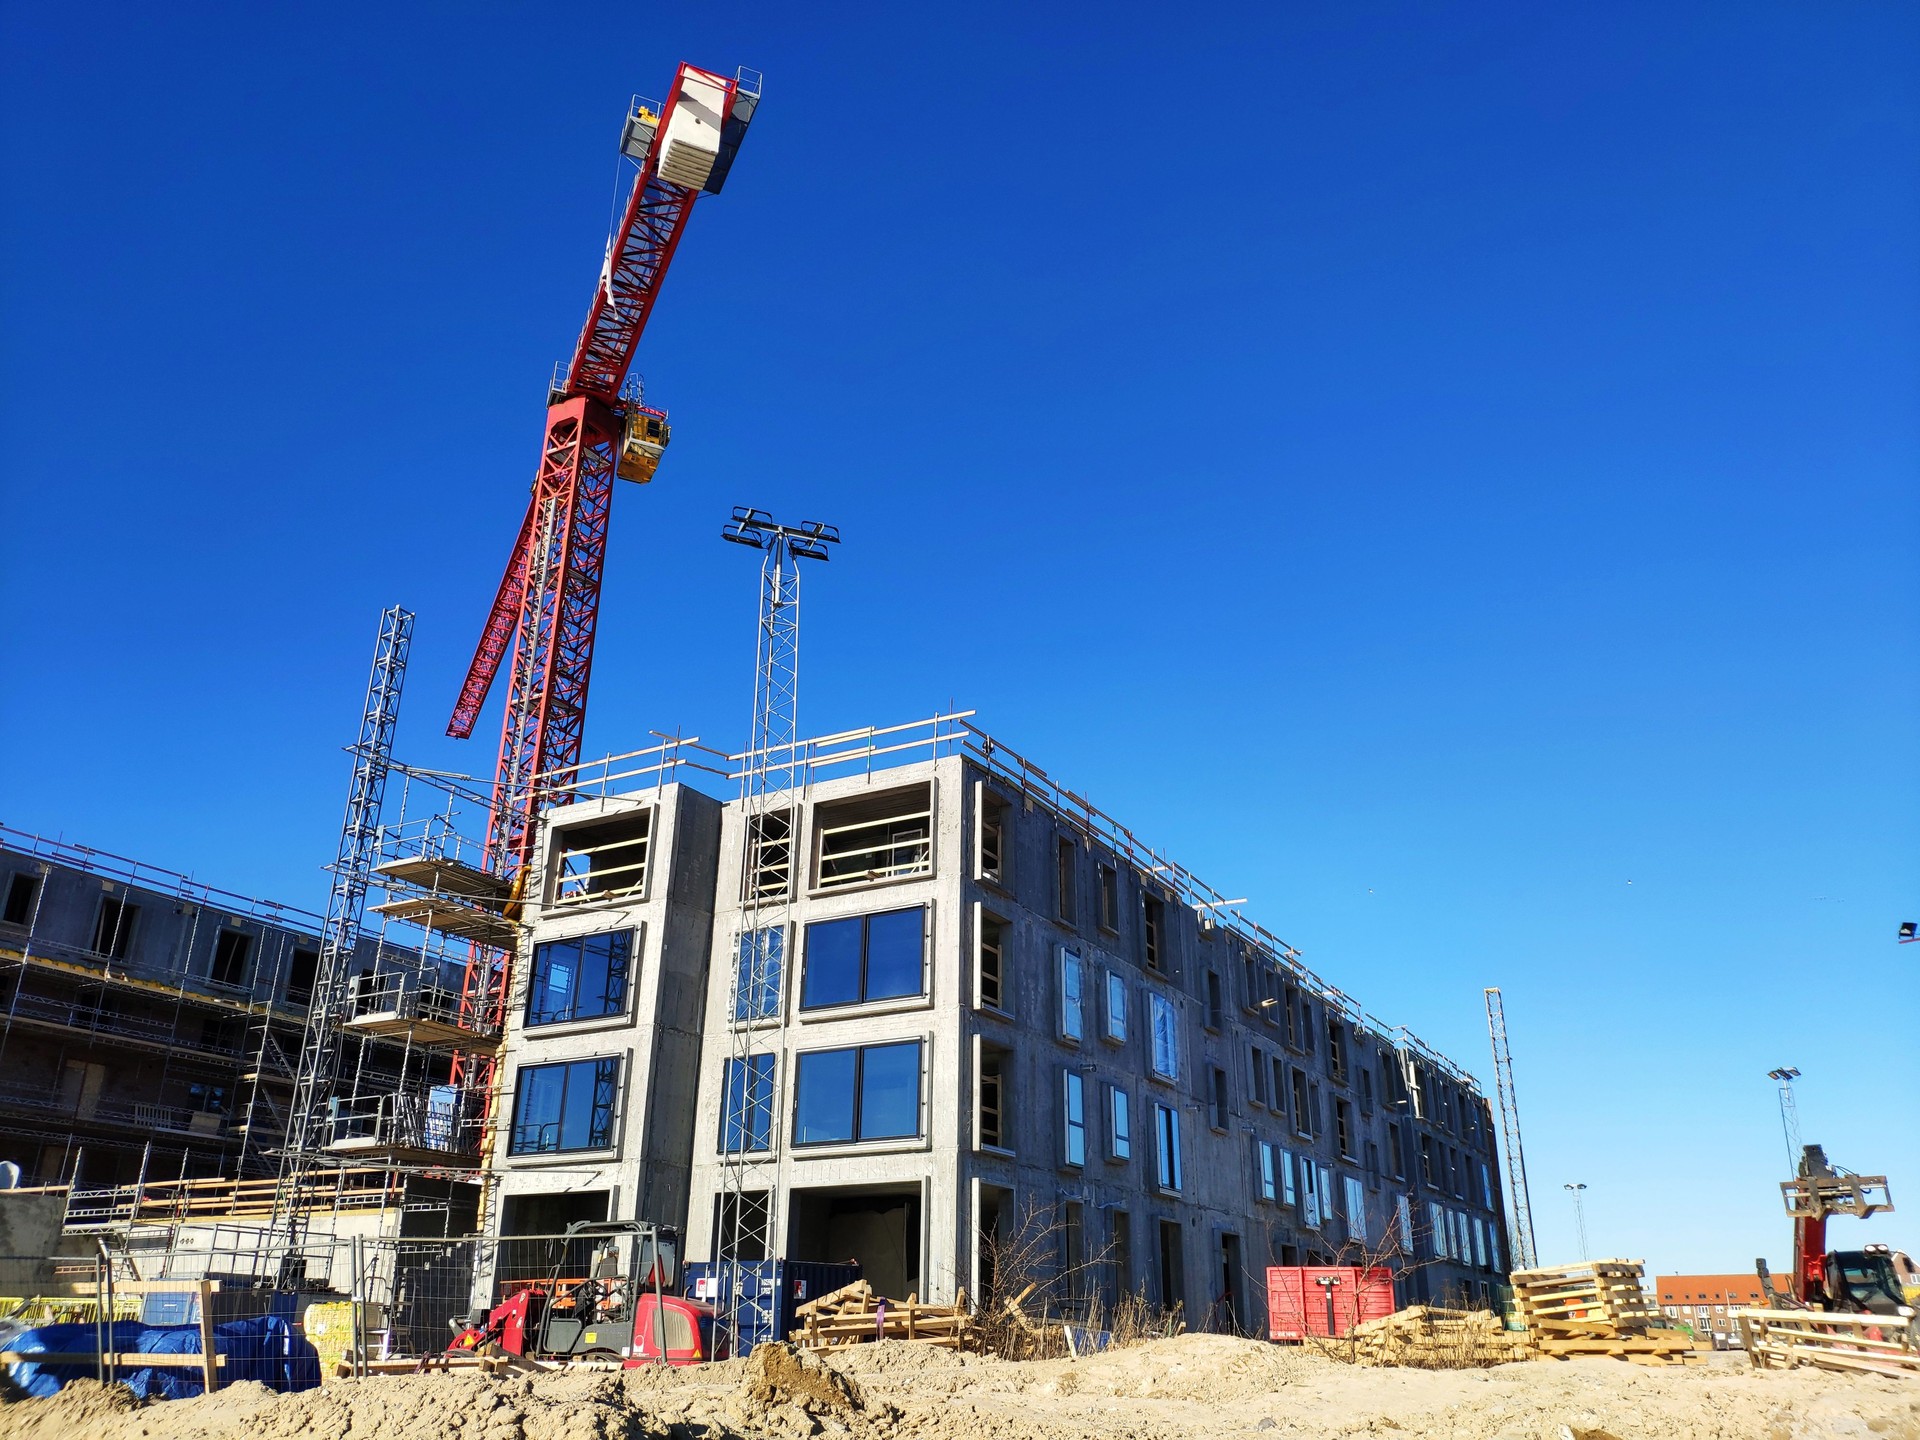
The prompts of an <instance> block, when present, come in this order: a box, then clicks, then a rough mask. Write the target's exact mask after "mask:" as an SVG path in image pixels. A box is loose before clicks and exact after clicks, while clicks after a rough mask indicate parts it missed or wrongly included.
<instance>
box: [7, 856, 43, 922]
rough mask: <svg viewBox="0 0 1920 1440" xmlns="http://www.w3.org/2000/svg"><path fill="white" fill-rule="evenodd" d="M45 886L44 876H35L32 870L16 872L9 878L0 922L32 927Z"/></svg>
mask: <svg viewBox="0 0 1920 1440" xmlns="http://www.w3.org/2000/svg"><path fill="white" fill-rule="evenodd" d="M45 884H46V877H45V876H44V875H35V874H34V873H33V872H32V871H30V870H16V871H14V872H13V873H12V874H11V875H9V876H7V898H6V901H5V908H4V910H0V922H3V923H5V924H8V925H20V926H23V927H24V926H29V925H31V924H32V923H33V919H34V912H35V909H36V908H37V907H38V906H39V904H40V891H41V889H42V888H43V887H44V886H45Z"/></svg>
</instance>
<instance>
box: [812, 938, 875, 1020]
mask: <svg viewBox="0 0 1920 1440" xmlns="http://www.w3.org/2000/svg"><path fill="white" fill-rule="evenodd" d="M866 923H867V922H866V917H865V916H862V915H855V916H853V917H852V918H850V919H846V920H823V921H821V922H819V923H818V924H815V925H809V926H807V973H806V977H805V979H804V980H803V981H802V983H801V986H800V1007H801V1008H802V1009H803V1010H813V1009H817V1008H819V1007H820V1006H822V1005H850V1004H852V1003H853V1002H855V1001H857V1000H858V999H859V998H860V951H861V949H862V937H863V936H864V934H865V930H866Z"/></svg>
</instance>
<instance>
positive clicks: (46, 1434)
mask: <svg viewBox="0 0 1920 1440" xmlns="http://www.w3.org/2000/svg"><path fill="white" fill-rule="evenodd" d="M139 1408H140V1402H139V1401H138V1400H136V1399H134V1398H133V1392H132V1391H131V1390H129V1389H127V1387H126V1386H124V1385H102V1384H101V1383H100V1382H99V1381H98V1380H75V1381H74V1382H73V1383H72V1384H70V1385H68V1386H66V1387H65V1388H63V1389H62V1390H61V1391H60V1393H59V1394H58V1395H55V1396H53V1397H52V1398H50V1399H47V1400H18V1401H15V1402H14V1403H12V1404H4V1405H0V1434H4V1435H6V1436H7V1437H8V1440H74V1437H76V1436H81V1435H86V1434H88V1433H90V1432H92V1431H94V1430H96V1429H98V1428H99V1427H100V1426H101V1424H102V1422H109V1423H110V1422H112V1421H114V1420H116V1419H117V1418H118V1417H119V1416H122V1415H124V1414H126V1413H127V1412H128V1411H129V1410H137V1409H139Z"/></svg>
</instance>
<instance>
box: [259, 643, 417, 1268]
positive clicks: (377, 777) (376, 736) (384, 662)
mask: <svg viewBox="0 0 1920 1440" xmlns="http://www.w3.org/2000/svg"><path fill="white" fill-rule="evenodd" d="M412 647H413V612H412V611H410V610H407V609H404V608H402V607H401V606H399V605H393V606H389V607H388V608H387V609H386V610H384V611H382V612H381V615H380V633H379V635H378V637H377V638H376V640H375V642H374V647H373V666H372V669H371V670H370V671H369V673H368V676H367V694H366V700H365V702H364V703H363V704H362V706H361V711H360V735H359V738H358V739H357V740H356V741H355V742H354V747H353V751H352V754H353V778H352V781H351V782H350V784H349V785H348V788H347V808H346V814H345V816H344V818H343V819H342V821H341V824H340V843H339V845H338V847H337V849H336V850H335V852H334V860H333V866H332V873H333V884H332V887H331V888H330V890H329V891H328V894H327V915H326V920H325V921H324V923H323V927H322V929H321V932H320V962H319V964H318V966H317V967H316V968H315V971H314V980H313V998H312V999H311V1000H310V1001H309V1002H308V1005H307V1024H306V1029H305V1031H304V1033H303V1035H302V1037H301V1044H300V1060H299V1064H298V1067H297V1069H296V1070H295V1072H294V1082H293V1098H292V1101H291V1102H290V1105H289V1108H288V1112H287V1135H286V1144H285V1146H284V1148H283V1149H282V1151H281V1157H280V1185H279V1188H278V1189H277V1190H276V1192H275V1195H274V1206H273V1225H274V1228H275V1229H276V1230H282V1229H284V1231H285V1233H286V1235H287V1238H288V1239H289V1240H290V1241H298V1239H299V1238H300V1235H299V1232H300V1227H301V1216H302V1213H303V1212H302V1210H301V1207H300V1206H299V1205H298V1204H297V1203H296V1200H297V1197H298V1196H299V1194H300V1193H301V1191H302V1189H303V1188H304V1187H305V1185H306V1183H307V1181H308V1179H309V1178H310V1176H311V1173H312V1170H313V1168H314V1165H315V1163H316V1161H317V1160H318V1157H319V1153H320V1151H321V1149H322V1146H323V1143H324V1139H325V1131H326V1111H325V1108H324V1107H325V1105H326V1102H327V1101H328V1100H329V1099H331V1098H332V1093H333V1089H334V1085H335V1083H336V1081H337V1080H338V1077H339V1069H340V1044H339V1024H340V1019H341V1010H342V1008H343V1005H344V1003H345V1000H346V991H347V980H348V966H349V964H350V963H351V962H352V960H353V957H354V952H355V951H356V950H357V949H358V948H359V944H360V922H361V918H362V915H363V913H364V911H365V907H366V901H367V889H368V887H369V886H370V885H371V884H372V883H373V866H374V861H375V858H376V855H377V852H378V846H379V830H380V807H381V804H382V802H383V800H384V799H385V797H386V790H387V775H388V773H389V772H390V771H391V769H392V766H393V732H394V729H395V727H396V726H397V725H398V724H399V720H400V692H401V690H402V688H403V687H404V685H405V683H406V678H407V657H408V654H409V652H410V651H411V649H412Z"/></svg>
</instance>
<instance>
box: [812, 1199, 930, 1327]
mask: <svg viewBox="0 0 1920 1440" xmlns="http://www.w3.org/2000/svg"><path fill="white" fill-rule="evenodd" d="M789 1204H790V1206H791V1213H790V1215H789V1216H788V1220H787V1237H788V1245H787V1254H788V1255H789V1256H790V1257H791V1258H793V1259H795V1260H813V1261H825V1262H828V1263H833V1264H843V1263H845V1262H847V1261H853V1262H855V1263H857V1264H858V1265H859V1266H860V1273H861V1275H862V1277H863V1278H864V1279H865V1280H866V1282H867V1283H868V1284H869V1285H871V1286H872V1287H873V1289H874V1292H875V1293H876V1294H879V1295H888V1296H892V1297H893V1298H895V1299H899V1300H904V1299H905V1298H906V1297H907V1296H909V1295H916V1294H917V1295H918V1296H920V1298H921V1299H922V1300H925V1299H927V1298H928V1294H927V1289H926V1287H925V1285H924V1284H923V1282H922V1279H921V1264H920V1250H921V1243H920V1229H921V1227H920V1187H919V1186H918V1185H910V1186H902V1185H883V1186H874V1187H872V1188H870V1189H869V1188H857V1189H856V1188H850V1187H836V1188H834V1189H831V1190H795V1191H793V1192H792V1193H791V1195H790V1196H789Z"/></svg>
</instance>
